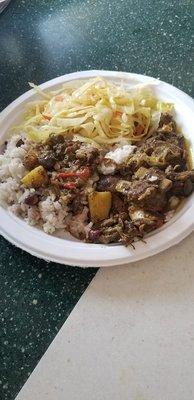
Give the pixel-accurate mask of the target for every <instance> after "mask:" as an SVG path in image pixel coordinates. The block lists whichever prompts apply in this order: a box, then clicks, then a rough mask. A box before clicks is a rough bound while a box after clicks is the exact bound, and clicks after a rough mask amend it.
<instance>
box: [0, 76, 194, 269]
mask: <svg viewBox="0 0 194 400" xmlns="http://www.w3.org/2000/svg"><path fill="white" fill-rule="evenodd" d="M95 76H103V77H105V78H106V79H110V80H111V81H114V82H120V81H122V82H124V84H126V85H128V86H133V85H136V84H139V83H143V84H144V83H145V84H147V83H150V82H151V83H156V85H154V90H155V92H156V95H157V96H158V97H159V98H161V99H162V100H168V101H171V102H173V103H174V104H175V111H176V120H177V122H178V123H179V125H180V127H181V129H182V131H183V132H184V134H185V136H186V137H187V138H188V139H189V140H190V143H191V149H192V158H194V112H193V111H194V101H193V99H192V98H191V97H189V96H188V95H187V94H185V93H183V92H182V91H181V90H179V89H177V88H175V87H173V86H171V85H169V84H167V83H165V82H162V81H159V80H156V79H154V78H150V77H148V76H144V75H137V74H131V73H126V72H111V71H83V72H75V73H72V74H68V75H64V76H60V77H58V78H55V79H52V80H50V81H48V82H46V83H44V84H42V85H41V88H42V89H44V90H50V89H56V88H58V87H59V86H60V85H61V84H62V83H64V82H68V81H72V80H75V79H88V78H91V77H95ZM36 98H37V94H35V93H34V91H33V90H29V91H28V92H26V93H24V94H23V95H22V96H20V97H19V98H18V99H16V100H15V101H13V103H11V104H10V105H9V106H8V107H7V108H6V109H5V110H4V111H2V113H1V114H0V140H1V141H4V140H5V139H6V135H7V133H8V131H9V128H10V127H11V126H13V125H14V124H16V123H18V121H19V120H20V119H21V115H22V113H23V110H24V106H25V104H26V103H27V102H28V101H32V100H35V99H36ZM193 228H194V194H192V195H191V196H190V197H189V198H188V200H187V201H186V202H185V204H184V206H183V207H182V208H181V210H180V211H179V212H177V213H176V215H175V216H174V218H172V219H171V221H169V222H168V223H167V224H165V225H164V226H163V227H162V228H161V229H159V230H157V231H155V232H154V233H152V234H151V235H149V236H148V237H147V238H146V244H145V243H142V242H137V243H136V245H135V249H133V248H131V247H129V248H126V247H124V246H121V245H114V246H111V245H109V246H108V245H100V244H87V243H82V242H79V241H77V240H76V239H74V238H73V237H69V235H68V234H67V236H66V237H65V239H60V238H58V237H55V236H49V235H47V234H46V233H44V232H43V231H41V230H40V229H37V228H35V227H32V226H29V225H27V224H26V223H25V222H24V221H23V220H21V219H20V218H18V217H16V216H14V215H12V214H10V213H8V212H7V211H6V210H5V209H3V208H2V207H0V233H1V234H2V235H3V236H4V237H5V238H6V239H7V240H9V241H10V242H11V243H13V244H14V245H16V246H18V247H20V248H21V249H23V250H26V251H27V252H29V253H30V254H33V255H35V256H37V257H39V258H42V259H44V260H50V261H55V262H58V263H61V264H68V265H77V266H81V267H98V266H101V267H102V266H103V267H108V266H112V265H121V264H126V263H129V262H132V261H137V260H140V259H143V258H146V257H149V256H151V255H154V254H157V253H159V252H161V251H163V250H165V249H167V248H169V247H171V246H173V245H175V244H177V243H178V242H180V241H181V240H182V239H184V238H185V237H186V236H187V235H188V234H190V233H191V232H192V230H193Z"/></svg>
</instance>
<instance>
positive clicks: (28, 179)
mask: <svg viewBox="0 0 194 400" xmlns="http://www.w3.org/2000/svg"><path fill="white" fill-rule="evenodd" d="M21 182H22V183H23V185H24V186H26V187H33V188H38V187H40V186H43V185H45V184H46V183H47V182H48V176H47V173H46V171H45V169H44V168H43V167H42V166H41V165H40V166H39V167H36V168H34V169H33V170H32V171H30V172H28V174H27V175H25V176H24V177H23V178H22V180H21Z"/></svg>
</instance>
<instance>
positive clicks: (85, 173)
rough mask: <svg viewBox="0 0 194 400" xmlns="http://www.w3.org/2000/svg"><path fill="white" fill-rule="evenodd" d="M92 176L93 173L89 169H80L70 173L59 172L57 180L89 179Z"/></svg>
mask: <svg viewBox="0 0 194 400" xmlns="http://www.w3.org/2000/svg"><path fill="white" fill-rule="evenodd" d="M90 176H91V171H90V169H89V168H88V167H83V168H80V170H78V171H75V172H73V171H69V172H59V173H58V174H57V175H56V177H57V178H62V179H66V178H81V179H88V178H89V177H90Z"/></svg>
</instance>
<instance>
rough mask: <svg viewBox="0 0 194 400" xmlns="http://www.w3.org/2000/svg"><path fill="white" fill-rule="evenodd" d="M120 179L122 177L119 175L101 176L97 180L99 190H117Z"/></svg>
mask: <svg viewBox="0 0 194 400" xmlns="http://www.w3.org/2000/svg"><path fill="white" fill-rule="evenodd" d="M119 180H120V178H118V177H117V176H112V175H109V176H101V177H100V179H99V181H98V182H97V190H98V191H99V192H104V191H107V190H108V191H109V192H112V193H113V192H115V187H116V184H117V183H118V181H119Z"/></svg>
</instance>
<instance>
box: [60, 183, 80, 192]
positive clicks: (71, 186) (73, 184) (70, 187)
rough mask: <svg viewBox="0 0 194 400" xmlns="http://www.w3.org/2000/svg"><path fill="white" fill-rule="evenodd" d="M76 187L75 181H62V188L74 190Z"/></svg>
mask: <svg viewBox="0 0 194 400" xmlns="http://www.w3.org/2000/svg"><path fill="white" fill-rule="evenodd" d="M76 188H77V186H76V183H75V182H67V183H64V185H63V189H68V190H74V189H76Z"/></svg>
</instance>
